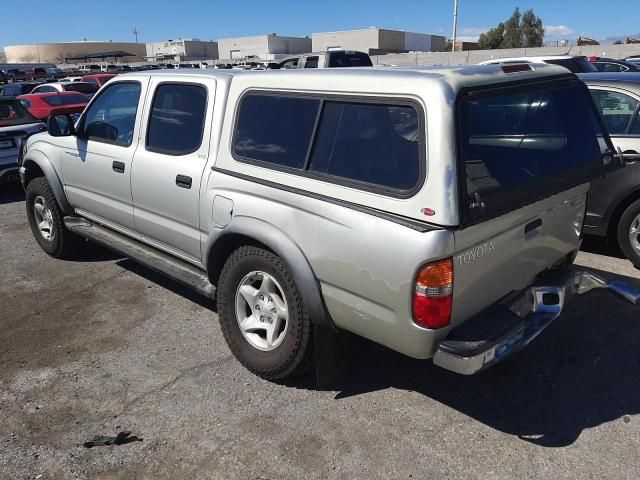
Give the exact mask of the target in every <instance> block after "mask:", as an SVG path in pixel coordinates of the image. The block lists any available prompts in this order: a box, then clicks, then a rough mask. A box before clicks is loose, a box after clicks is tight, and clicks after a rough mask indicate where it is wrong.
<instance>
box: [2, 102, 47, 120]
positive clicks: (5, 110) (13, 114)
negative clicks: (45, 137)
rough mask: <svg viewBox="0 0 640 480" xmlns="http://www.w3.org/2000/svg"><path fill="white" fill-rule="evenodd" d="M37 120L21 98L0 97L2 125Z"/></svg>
mask: <svg viewBox="0 0 640 480" xmlns="http://www.w3.org/2000/svg"><path fill="white" fill-rule="evenodd" d="M37 122H38V120H37V119H36V118H35V117H34V116H33V115H31V114H30V113H29V112H28V111H27V109H26V108H24V106H23V105H22V104H21V103H20V101H19V100H16V99H14V98H2V99H0V127H12V126H14V125H23V124H25V123H37Z"/></svg>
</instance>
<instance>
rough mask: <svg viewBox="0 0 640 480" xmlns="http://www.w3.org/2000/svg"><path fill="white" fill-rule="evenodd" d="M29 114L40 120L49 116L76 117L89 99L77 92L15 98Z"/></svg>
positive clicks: (38, 94)
mask: <svg viewBox="0 0 640 480" xmlns="http://www.w3.org/2000/svg"><path fill="white" fill-rule="evenodd" d="M17 99H18V100H20V103H22V105H24V107H25V108H26V109H27V110H29V113H31V115H33V116H34V117H36V118H37V119H40V120H46V119H47V118H48V117H49V116H50V115H54V114H58V113H68V114H70V115H72V116H73V115H77V114H80V113H81V112H82V110H84V107H86V106H87V103H89V100H90V98H89V97H87V96H86V95H84V94H82V93H77V92H55V93H32V94H28V95H20V96H19V97H17Z"/></svg>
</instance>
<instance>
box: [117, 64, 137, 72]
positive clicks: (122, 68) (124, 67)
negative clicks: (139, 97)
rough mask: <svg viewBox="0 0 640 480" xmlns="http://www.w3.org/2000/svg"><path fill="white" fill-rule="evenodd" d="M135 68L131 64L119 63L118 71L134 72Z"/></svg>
mask: <svg viewBox="0 0 640 480" xmlns="http://www.w3.org/2000/svg"><path fill="white" fill-rule="evenodd" d="M132 71H133V68H131V66H130V65H118V68H117V72H118V73H127V72H132Z"/></svg>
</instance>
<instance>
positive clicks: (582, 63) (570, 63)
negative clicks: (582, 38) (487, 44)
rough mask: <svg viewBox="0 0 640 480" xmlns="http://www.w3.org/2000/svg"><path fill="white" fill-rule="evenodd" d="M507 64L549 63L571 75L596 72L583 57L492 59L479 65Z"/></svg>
mask: <svg viewBox="0 0 640 480" xmlns="http://www.w3.org/2000/svg"><path fill="white" fill-rule="evenodd" d="M507 63H549V64H551V65H560V66H561V67H564V68H566V69H567V70H569V71H570V72H573V73H589V72H597V70H596V67H594V66H593V65H592V64H591V62H589V60H587V57H585V56H584V55H546V56H540V57H509V58H494V59H491V60H486V61H484V62H480V63H479V65H496V64H497V65H504V64H507Z"/></svg>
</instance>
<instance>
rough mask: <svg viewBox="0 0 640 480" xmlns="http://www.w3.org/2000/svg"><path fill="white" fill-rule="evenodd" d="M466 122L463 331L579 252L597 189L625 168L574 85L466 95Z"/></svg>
mask: <svg viewBox="0 0 640 480" xmlns="http://www.w3.org/2000/svg"><path fill="white" fill-rule="evenodd" d="M458 116H459V118H458V124H459V127H460V128H459V133H458V145H459V162H458V165H459V167H458V168H459V172H460V174H459V178H460V180H461V181H460V190H461V196H460V201H461V216H462V221H461V223H462V225H461V229H460V230H458V231H457V232H455V233H454V236H455V251H456V253H455V255H454V289H453V290H454V303H453V312H452V315H453V317H452V323H453V324H454V325H455V324H457V323H460V322H463V321H464V320H466V319H467V318H469V317H470V316H472V315H474V314H476V313H478V312H479V311H480V310H482V309H484V308H485V307H487V306H488V305H490V304H491V303H494V302H495V301H496V300H498V299H500V298H502V297H504V296H505V295H507V294H508V293H510V292H512V291H514V290H521V289H523V288H525V287H526V286H528V285H529V284H530V283H531V282H532V281H533V280H534V278H535V277H536V276H537V275H538V274H539V273H541V272H542V271H544V270H546V269H549V268H551V267H553V266H554V265H556V264H557V263H558V262H559V261H561V260H562V259H563V258H564V257H567V256H568V255H570V254H572V252H575V251H576V250H577V249H578V248H579V245H580V233H581V229H582V223H583V220H584V215H585V209H586V194H587V191H588V188H589V182H590V180H592V179H593V178H595V177H596V176H601V175H604V174H606V173H608V172H609V171H612V170H614V169H615V168H617V167H616V165H615V162H614V160H613V157H612V152H613V146H612V145H611V141H610V139H609V137H608V135H607V134H606V131H605V129H604V128H603V125H602V121H601V119H600V117H599V116H598V114H597V112H596V110H595V107H594V104H593V102H592V100H591V97H590V95H589V92H588V90H587V89H586V87H585V86H584V84H582V83H581V82H579V81H577V80H576V79H575V78H571V77H569V78H566V77H565V78H564V79H562V80H553V81H546V82H541V83H536V84H527V85H514V86H510V87H507V88H495V89H489V90H488V91H487V90H482V91H471V92H466V95H465V96H464V97H461V98H460V99H459V104H458Z"/></svg>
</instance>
